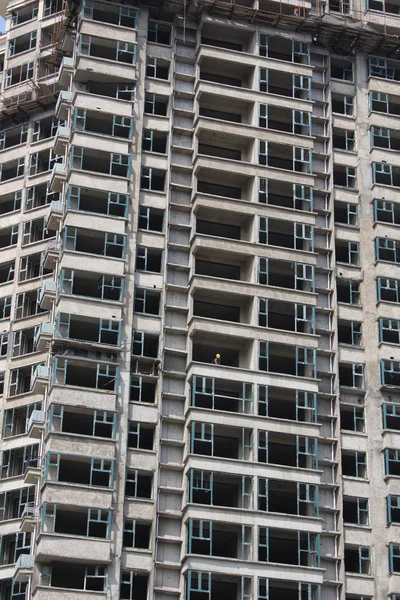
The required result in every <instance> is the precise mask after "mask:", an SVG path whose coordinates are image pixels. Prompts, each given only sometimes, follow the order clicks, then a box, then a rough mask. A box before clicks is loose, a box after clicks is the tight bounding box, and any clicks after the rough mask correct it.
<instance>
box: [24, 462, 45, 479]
mask: <svg viewBox="0 0 400 600" xmlns="http://www.w3.org/2000/svg"><path fill="white" fill-rule="evenodd" d="M40 474H41V465H40V459H39V458H37V457H36V458H30V459H28V460H27V461H25V464H24V483H25V484H26V485H36V483H37V482H38V480H39V479H40Z"/></svg>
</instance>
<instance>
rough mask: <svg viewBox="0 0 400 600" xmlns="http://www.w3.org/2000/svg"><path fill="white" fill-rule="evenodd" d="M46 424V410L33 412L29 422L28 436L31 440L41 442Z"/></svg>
mask: <svg viewBox="0 0 400 600" xmlns="http://www.w3.org/2000/svg"><path fill="white" fill-rule="evenodd" d="M45 422H46V411H44V410H33V411H32V414H31V416H30V417H29V421H28V427H27V429H28V436H29V437H30V438H33V439H36V440H40V438H41V437H42V432H43V431H44V425H45Z"/></svg>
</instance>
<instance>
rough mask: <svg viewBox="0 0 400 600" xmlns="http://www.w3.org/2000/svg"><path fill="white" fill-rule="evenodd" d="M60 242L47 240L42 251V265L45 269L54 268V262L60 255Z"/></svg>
mask: <svg viewBox="0 0 400 600" xmlns="http://www.w3.org/2000/svg"><path fill="white" fill-rule="evenodd" d="M60 251H61V243H60V242H56V241H55V240H53V241H51V242H49V243H48V244H47V246H46V248H45V250H44V252H43V267H44V268H45V269H54V268H55V266H56V262H57V260H58V259H59V257H60Z"/></svg>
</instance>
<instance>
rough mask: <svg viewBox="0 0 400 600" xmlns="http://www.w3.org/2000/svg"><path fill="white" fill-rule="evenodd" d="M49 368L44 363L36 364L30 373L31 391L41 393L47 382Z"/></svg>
mask: <svg viewBox="0 0 400 600" xmlns="http://www.w3.org/2000/svg"><path fill="white" fill-rule="evenodd" d="M49 378H50V369H49V367H46V366H45V365H38V366H37V367H36V369H35V370H34V372H33V375H32V382H31V383H32V384H31V393H32V394H43V392H44V390H45V387H46V386H47V384H48V383H49Z"/></svg>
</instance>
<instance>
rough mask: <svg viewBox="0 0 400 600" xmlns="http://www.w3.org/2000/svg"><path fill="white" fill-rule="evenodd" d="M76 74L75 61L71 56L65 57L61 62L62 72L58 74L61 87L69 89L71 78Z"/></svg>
mask: <svg viewBox="0 0 400 600" xmlns="http://www.w3.org/2000/svg"><path fill="white" fill-rule="evenodd" d="M73 72H74V59H73V58H71V57H69V56H64V58H63V59H62V61H61V65H60V70H59V72H58V80H57V83H58V85H59V86H60V87H64V88H67V87H68V85H69V80H70V76H71V75H72V74H73Z"/></svg>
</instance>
